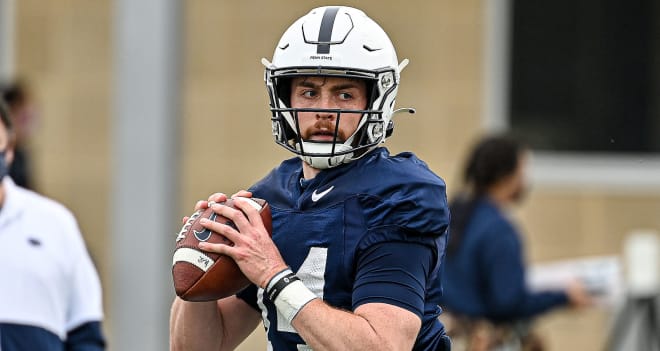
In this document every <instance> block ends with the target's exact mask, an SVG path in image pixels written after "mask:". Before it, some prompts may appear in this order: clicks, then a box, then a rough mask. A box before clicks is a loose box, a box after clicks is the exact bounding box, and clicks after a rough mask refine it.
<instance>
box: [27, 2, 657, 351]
mask: <svg viewBox="0 0 660 351" xmlns="http://www.w3.org/2000/svg"><path fill="white" fill-rule="evenodd" d="M343 3H345V4H348V5H355V6H358V7H361V8H363V9H364V10H365V11H366V12H367V13H368V14H369V15H370V16H371V17H372V18H374V19H376V20H377V21H378V22H379V23H381V24H382V26H383V27H384V29H385V30H386V31H387V32H388V33H389V34H390V36H391V39H392V40H393V42H394V43H395V46H396V47H397V49H398V53H399V58H400V59H403V58H409V59H410V61H411V63H410V65H409V66H408V67H407V68H406V70H405V71H404V72H403V74H402V77H403V78H402V79H403V80H402V86H401V88H400V93H399V96H398V99H397V105H398V106H399V107H402V106H412V107H415V108H416V109H417V114H416V115H413V116H410V115H399V116H397V117H396V120H395V122H396V126H397V127H396V130H395V133H394V136H393V137H392V139H390V140H389V141H388V143H387V146H388V147H390V148H391V149H392V151H395V152H398V151H404V150H412V151H414V152H415V153H417V154H418V155H419V156H420V157H421V158H423V159H425V160H426V161H427V162H428V164H429V165H430V167H431V168H432V169H433V170H435V171H436V172H437V173H438V174H440V175H441V176H443V177H444V178H445V179H446V180H447V182H448V184H449V191H450V194H451V193H453V192H455V191H456V190H457V185H458V182H457V176H458V173H459V169H460V167H461V164H462V159H463V157H464V155H465V153H466V148H467V147H468V145H470V143H471V142H472V141H473V140H474V138H475V137H476V136H477V135H479V133H480V131H481V126H482V120H481V115H482V111H481V108H482V107H481V101H482V86H483V72H482V64H483V28H484V24H483V18H484V14H483V11H484V8H483V3H482V2H481V1H459V0H452V1H448V0H444V1H422V0H411V1H408V2H405V3H403V2H394V3H391V4H388V5H384V3H383V2H382V1H376V0H363V1H359V2H358V1H344V2H343ZM324 4H326V3H325V2H321V1H305V2H302V1H295V0H284V1H277V2H272V1H271V2H266V1H254V0H253V1H240V2H239V1H236V2H229V1H215V0H195V1H188V2H186V3H185V6H184V7H185V13H184V14H183V16H184V20H185V25H184V27H185V33H184V43H183V44H184V48H183V52H182V57H183V61H184V67H183V72H182V73H183V77H182V78H183V79H182V84H183V86H182V92H183V93H182V94H183V95H182V113H181V121H182V123H181V141H182V143H181V155H182V159H181V167H180V170H178V171H179V172H180V175H181V178H180V179H181V184H180V191H181V194H180V197H181V200H182V201H181V203H180V215H181V216H183V215H186V214H187V213H188V212H190V210H191V209H192V206H193V204H194V202H195V201H196V200H198V199H202V198H205V197H206V196H207V195H208V194H210V193H212V192H215V191H222V192H227V193H232V192H234V191H236V190H238V189H241V188H246V187H248V186H249V185H250V184H252V183H253V182H254V181H256V180H257V179H259V178H260V177H261V176H262V175H263V174H264V173H265V172H267V171H268V170H270V169H271V168H272V167H274V166H275V165H276V164H277V163H278V162H279V161H280V160H281V159H283V158H286V157H290V155H289V154H288V153H287V152H286V151H284V150H283V149H281V148H280V147H279V146H277V145H276V144H275V143H274V142H273V140H272V137H271V135H270V122H269V118H270V113H269V111H268V109H267V96H266V90H265V87H264V84H263V67H262V65H261V63H260V59H261V58H262V57H267V58H270V57H271V55H272V52H273V49H274V45H275V43H276V42H277V40H278V38H279V36H280V35H281V33H282V32H283V31H284V29H285V28H286V26H288V25H289V24H290V23H291V22H292V21H293V20H294V19H296V18H298V17H299V16H301V15H303V14H304V13H306V11H307V10H309V9H310V8H312V7H314V6H316V5H324ZM17 16H18V18H17V36H18V38H17V40H16V43H17V55H18V57H17V59H16V64H17V71H18V74H19V75H20V76H21V77H25V78H26V79H27V80H28V81H29V82H30V83H31V84H32V86H33V89H34V92H35V95H36V98H37V102H38V103H39V106H40V112H41V123H40V125H39V129H38V130H37V131H36V135H35V136H34V138H33V140H32V142H31V145H30V146H31V150H32V152H33V156H34V161H35V164H34V166H35V171H36V174H35V177H36V183H37V186H38V189H39V190H40V191H42V192H43V193H45V194H46V195H48V196H51V197H53V198H55V199H57V200H59V201H61V202H63V203H64V204H65V205H67V206H68V207H69V208H71V209H72V210H73V211H74V212H75V214H76V215H77V217H78V219H79V221H80V226H81V228H82V230H83V232H84V235H85V238H86V239H87V243H88V246H89V248H90V251H91V253H92V256H93V257H94V258H95V260H96V263H97V265H98V267H99V270H100V272H101V277H102V280H103V281H104V282H107V281H109V280H110V279H109V277H110V273H111V272H109V267H110V262H111V258H112V255H114V254H116V253H113V252H109V251H107V249H106V248H107V247H109V246H110V238H109V237H108V236H109V225H110V223H109V220H108V216H109V211H110V209H109V189H110V183H111V173H112V171H113V167H112V155H111V154H110V139H109V136H110V130H111V128H112V111H111V103H112V99H113V97H112V96H111V92H112V91H111V87H112V84H113V81H112V79H113V78H112V77H113V75H112V67H113V66H112V65H113V62H112V58H113V55H112V52H111V50H112V37H111V35H112V28H111V25H112V2H111V1H108V0H106V1H84V0H62V1H57V2H43V1H37V0H21V1H17ZM173 171H177V170H173ZM656 193H657V192H656ZM658 213H660V196H658V195H653V194H651V195H640V194H637V195H635V194H630V195H628V194H615V195H613V194H608V193H605V192H597V191H592V192H587V191H573V190H570V189H561V188H559V189H552V188H548V187H544V186H539V187H537V188H536V189H535V190H534V191H533V193H532V194H531V198H530V199H529V201H528V202H527V204H526V205H525V206H524V207H523V208H522V210H521V211H520V213H518V215H519V217H520V220H521V226H522V228H523V229H524V232H525V233H526V235H525V239H526V245H527V249H528V250H527V252H528V257H529V259H530V260H531V261H533V262H539V261H546V260H553V259H560V258H570V257H576V256H584V255H611V254H620V252H621V242H622V238H623V235H624V234H625V233H627V232H628V231H629V230H631V229H633V228H638V227H650V228H655V229H660V216H658ZM175 230H176V228H173V232H174V231H175ZM163 269H167V270H169V269H170V267H163ZM104 288H105V291H106V310H107V311H111V308H110V306H111V304H112V303H120V302H118V301H112V299H111V297H110V296H109V295H108V294H109V291H110V289H109V287H108V286H107V284H106V285H105V287H104ZM608 317H609V315H608V314H607V313H606V312H605V311H601V310H591V311H588V312H586V313H580V314H578V313H574V312H570V311H561V312H555V313H552V314H550V315H548V316H546V317H543V318H541V320H540V327H541V330H542V332H543V334H544V335H545V336H547V337H548V338H549V342H550V345H551V350H563V349H576V350H577V349H579V350H599V349H601V348H602V344H603V342H604V339H605V336H606V329H607V326H608ZM108 318H109V319H111V318H112V314H111V313H108ZM109 324H110V323H106V325H109ZM108 332H109V333H110V336H111V334H112V331H111V330H110V331H108ZM255 333H256V334H255V335H256V336H255V337H252V338H251V339H249V340H248V341H246V343H244V345H243V346H242V347H241V350H256V349H261V350H263V349H265V347H264V341H263V337H262V335H263V328H262V327H259V328H257V331H256V332H255Z"/></svg>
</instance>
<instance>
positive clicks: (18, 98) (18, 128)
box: [0, 80, 37, 189]
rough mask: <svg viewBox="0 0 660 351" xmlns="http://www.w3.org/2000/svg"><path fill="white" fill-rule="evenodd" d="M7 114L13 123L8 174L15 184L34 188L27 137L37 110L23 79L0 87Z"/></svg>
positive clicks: (35, 119)
mask: <svg viewBox="0 0 660 351" xmlns="http://www.w3.org/2000/svg"><path fill="white" fill-rule="evenodd" d="M0 89H1V90H2V98H3V99H4V100H5V102H6V104H7V106H8V108H9V115H10V116H11V118H12V122H13V123H14V130H15V131H14V134H15V145H14V161H13V162H12V164H11V166H10V167H9V175H10V176H11V178H12V179H13V180H14V182H15V183H16V185H18V186H20V187H23V188H27V189H34V184H33V182H32V172H31V171H32V163H31V162H32V161H31V157H30V152H29V147H28V144H29V138H30V136H31V134H32V132H33V130H34V127H35V125H36V123H37V111H36V108H35V106H34V103H33V97H32V95H31V93H30V91H29V87H28V86H27V84H26V83H25V82H23V81H19V80H17V81H14V82H11V83H9V84H6V85H4V86H2V88H0Z"/></svg>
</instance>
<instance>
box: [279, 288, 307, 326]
mask: <svg viewBox="0 0 660 351" xmlns="http://www.w3.org/2000/svg"><path fill="white" fill-rule="evenodd" d="M315 298H317V296H316V295H314V293H313V292H312V291H311V290H309V289H307V287H306V286H305V284H303V282H302V281H300V280H296V281H295V282H293V283H291V284H289V285H287V286H286V287H285V288H284V290H282V292H280V294H279V295H278V296H277V298H275V301H274V302H275V307H277V311H278V312H280V314H282V316H283V317H284V318H285V319H286V321H287V322H289V323H291V321H292V320H293V319H294V318H295V317H296V315H298V312H300V310H301V309H302V308H303V307H304V306H305V305H306V304H307V303H309V302H310V301H312V300H314V299H315Z"/></svg>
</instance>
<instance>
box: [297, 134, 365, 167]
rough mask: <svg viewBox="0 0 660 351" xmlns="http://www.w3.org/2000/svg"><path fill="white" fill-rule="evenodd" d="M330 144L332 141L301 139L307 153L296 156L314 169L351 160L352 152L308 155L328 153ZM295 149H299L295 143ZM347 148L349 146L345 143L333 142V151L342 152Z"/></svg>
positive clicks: (333, 165)
mask: <svg viewBox="0 0 660 351" xmlns="http://www.w3.org/2000/svg"><path fill="white" fill-rule="evenodd" d="M332 145H333V143H312V142H308V141H303V142H302V147H303V149H304V150H305V154H307V155H298V157H300V159H302V160H303V161H305V162H306V163H307V164H308V165H310V166H312V167H313V168H316V169H328V168H332V167H336V166H339V165H340V164H343V163H347V162H349V161H351V160H352V157H353V153H352V152H350V153H347V154H342V155H336V156H330V157H328V156H309V154H330V153H331V152H332ZM296 149H298V151H301V150H300V145H296ZM349 150H351V147H350V146H348V145H346V144H335V153H342V152H345V151H349Z"/></svg>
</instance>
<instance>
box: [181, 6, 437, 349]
mask: <svg viewBox="0 0 660 351" xmlns="http://www.w3.org/2000/svg"><path fill="white" fill-rule="evenodd" d="M262 62H263V63H264V64H265V66H266V72H265V73H266V74H265V78H266V79H265V80H266V86H267V88H268V92H269V97H270V101H271V106H270V107H271V111H272V115H271V118H270V120H269V121H268V122H269V123H268V125H270V126H271V127H272V131H273V135H274V137H275V141H276V142H277V143H278V144H280V145H281V146H283V147H284V148H286V149H287V150H289V151H290V152H292V153H293V154H294V155H295V157H293V158H290V159H288V160H285V161H283V162H282V163H281V164H280V165H279V166H277V167H276V168H275V169H274V170H273V171H272V172H270V173H269V174H268V175H266V176H265V177H264V178H263V179H262V180H260V181H259V182H257V183H256V184H254V185H253V186H252V187H250V189H249V190H250V192H247V191H241V192H239V193H238V195H239V196H237V197H235V203H236V206H237V207H238V208H240V209H241V210H242V211H244V212H245V214H246V215H247V217H246V215H244V214H243V213H241V211H239V210H235V209H232V208H229V207H227V206H223V205H221V204H218V203H216V204H212V205H211V208H213V210H214V211H215V212H216V213H218V214H220V215H222V216H225V217H227V218H230V219H232V220H233V222H234V223H235V225H236V226H235V227H233V228H232V227H230V226H228V225H223V224H218V223H216V222H213V221H212V222H208V221H207V222H203V223H202V225H204V226H205V227H206V228H208V229H211V230H212V231H214V232H218V233H221V234H223V235H225V236H226V237H227V238H228V239H229V240H231V241H233V242H234V246H228V245H222V244H210V243H207V242H204V243H201V244H200V246H199V247H200V248H201V249H202V250H204V251H212V252H217V253H221V254H225V255H228V256H231V257H232V258H233V259H234V260H235V261H236V262H237V264H238V266H239V267H240V268H241V270H242V271H243V273H244V274H245V275H246V276H247V277H248V278H249V279H250V280H251V281H252V283H253V284H252V285H251V286H249V287H247V288H246V289H245V290H243V291H241V292H240V293H238V294H237V295H235V296H231V297H227V298H224V299H221V300H218V301H210V302H187V301H183V300H181V299H179V298H177V299H176V300H175V301H174V303H173V306H172V312H171V324H170V325H171V341H172V343H171V344H172V349H173V350H186V351H192V350H233V349H234V348H235V347H236V346H237V345H238V344H239V343H240V342H241V341H242V340H243V339H245V337H247V336H248V335H249V334H250V333H251V332H252V331H253V330H254V328H256V326H257V325H258V324H259V322H260V321H261V322H262V323H263V326H264V328H265V329H266V336H267V342H268V346H267V349H268V350H274V351H282V350H292V351H298V350H361V351H366V350H378V351H382V350H419V351H422V350H424V351H444V350H449V347H450V343H449V339H448V338H447V336H446V334H445V332H444V327H443V325H442V324H441V323H440V321H439V320H438V316H439V315H440V312H441V310H440V307H439V306H438V301H439V297H440V294H441V292H442V289H441V278H442V277H441V272H442V259H443V257H444V250H445V244H446V241H447V228H448V225H449V211H448V210H449V208H448V206H447V200H446V195H445V183H444V181H443V180H442V179H441V178H440V177H438V176H437V175H436V174H435V173H434V172H432V171H431V170H430V169H429V167H428V166H427V165H426V164H425V163H424V162H423V161H422V160H420V159H419V158H417V157H416V156H415V155H414V154H412V153H410V152H404V153H400V154H398V155H391V154H390V153H389V151H388V150H387V149H386V148H385V147H381V146H380V144H381V143H382V142H383V141H385V138H386V137H388V136H389V135H390V133H391V131H392V128H393V124H392V122H391V118H392V115H393V113H394V108H393V107H394V100H395V96H396V92H397V89H398V86H399V82H400V72H401V70H402V69H403V67H405V65H406V64H407V60H403V61H402V62H399V61H398V60H397V56H396V53H395V50H394V46H393V45H392V43H391V41H390V40H389V38H388V36H387V35H386V33H385V31H383V29H382V28H381V27H380V26H379V25H378V24H377V23H376V22H374V21H373V20H372V19H370V18H369V17H367V16H366V15H365V14H364V12H362V11H360V10H358V9H355V8H350V7H344V6H327V7H321V8H316V9H313V10H311V11H310V12H309V13H308V14H307V15H305V16H303V17H302V18H300V19H299V20H298V21H296V22H295V23H294V24H292V25H291V26H290V27H289V29H288V30H287V31H285V33H284V35H283V36H282V38H281V40H280V42H279V43H278V44H277V47H276V49H275V54H274V55H273V60H272V62H268V60H266V59H264V60H263V61H262ZM406 111H408V110H407V109H406ZM246 141H247V139H246ZM252 195H253V196H254V197H257V198H262V199H265V200H267V201H268V203H269V205H270V207H271V212H272V224H273V230H272V239H271V237H270V236H269V235H268V233H267V232H266V230H265V228H264V225H263V223H262V221H261V218H260V216H259V214H258V213H257V211H256V210H255V209H254V208H252V207H251V206H250V205H249V203H247V202H246V200H242V197H243V196H252ZM225 199H226V196H225V195H223V194H217V195H212V196H211V198H210V199H209V200H211V201H212V202H221V201H223V200H225ZM202 203H203V204H202V206H206V205H208V204H207V203H206V201H203V202H202ZM198 208H199V207H198Z"/></svg>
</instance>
